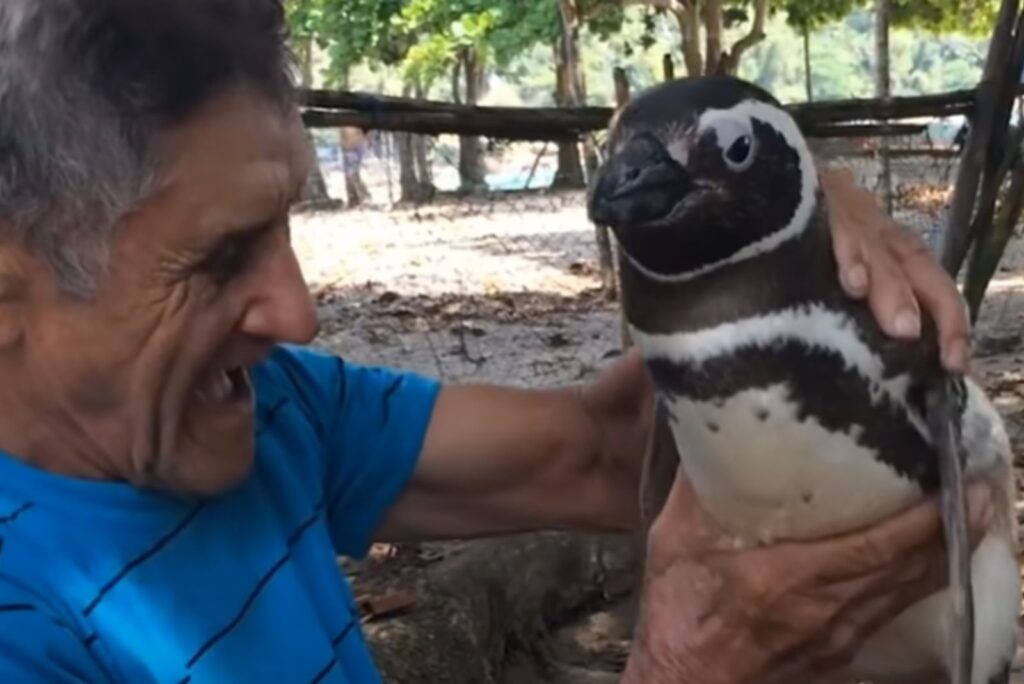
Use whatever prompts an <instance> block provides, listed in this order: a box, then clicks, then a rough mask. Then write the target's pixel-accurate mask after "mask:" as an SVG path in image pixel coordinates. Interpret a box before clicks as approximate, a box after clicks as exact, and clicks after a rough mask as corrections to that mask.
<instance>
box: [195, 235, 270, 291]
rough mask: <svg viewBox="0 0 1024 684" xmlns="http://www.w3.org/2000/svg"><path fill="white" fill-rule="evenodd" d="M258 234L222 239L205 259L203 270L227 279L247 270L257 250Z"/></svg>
mask: <svg viewBox="0 0 1024 684" xmlns="http://www.w3.org/2000/svg"><path fill="white" fill-rule="evenodd" d="M258 237H259V236H258V235H251V234H247V235H239V236H233V237H230V238H227V239H225V240H223V241H221V243H220V244H218V245H217V247H216V248H214V250H213V251H212V252H211V253H210V254H209V255H208V256H207V257H206V259H204V260H203V263H202V265H201V270H202V271H203V272H204V273H207V274H208V275H210V276H211V277H213V278H214V279H215V280H218V281H226V280H229V279H230V278H233V277H234V276H236V275H238V274H239V273H241V272H242V271H244V270H245V267H246V266H247V265H248V263H249V259H250V258H251V257H252V254H253V252H254V251H255V243H256V240H257V238H258Z"/></svg>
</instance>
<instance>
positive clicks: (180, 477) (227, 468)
mask: <svg viewBox="0 0 1024 684" xmlns="http://www.w3.org/2000/svg"><path fill="white" fill-rule="evenodd" d="M254 455H255V444H254V443H252V440H251V438H250V440H248V441H247V442H244V443H243V442H239V441H236V442H234V443H232V444H231V445H230V446H225V448H224V449H222V450H217V449H211V448H204V449H202V450H193V449H189V450H187V451H184V452H180V453H177V454H174V456H173V457H172V458H171V459H169V460H168V463H167V466H168V467H167V469H166V472H164V473H162V474H161V476H160V478H159V479H160V480H161V487H162V488H164V489H167V490H169V491H172V492H175V493H178V494H182V495H185V496H190V497H192V496H199V497H210V496H217V495H220V494H224V493H225V492H227V491H230V490H231V489H234V488H235V487H236V486H237V485H238V484H239V483H241V482H242V481H243V480H245V478H246V477H248V476H249V473H251V472H252V466H253V461H254V460H255V459H254Z"/></svg>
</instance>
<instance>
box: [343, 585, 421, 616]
mask: <svg viewBox="0 0 1024 684" xmlns="http://www.w3.org/2000/svg"><path fill="white" fill-rule="evenodd" d="M356 603H357V604H358V606H359V610H360V611H361V612H362V614H363V620H364V621H367V622H369V621H371V620H380V619H382V618H386V617H393V616H395V615H398V614H399V613H404V612H406V611H408V610H411V609H412V608H414V607H415V606H416V603H417V601H416V598H415V597H414V596H413V595H412V594H409V593H408V592H404V591H401V590H397V591H392V592H389V593H387V594H380V595H374V596H371V595H365V594H364V595H362V596H359V597H357V598H356Z"/></svg>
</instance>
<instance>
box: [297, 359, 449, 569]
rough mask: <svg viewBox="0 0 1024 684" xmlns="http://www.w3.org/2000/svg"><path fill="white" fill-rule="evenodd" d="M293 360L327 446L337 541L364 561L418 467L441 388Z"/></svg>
mask: <svg viewBox="0 0 1024 684" xmlns="http://www.w3.org/2000/svg"><path fill="white" fill-rule="evenodd" d="M288 355H289V357H290V358H289V360H288V365H289V366H290V370H289V372H288V375H289V376H290V378H291V384H293V386H294V387H295V388H296V391H297V392H298V394H299V395H300V398H301V402H302V404H303V405H304V408H305V411H306V412H307V413H308V414H309V415H310V416H311V418H312V420H313V421H314V423H315V424H316V426H317V430H318V432H319V433H320V435H321V438H322V441H323V447H324V458H325V467H324V476H325V483H324V492H325V507H326V516H327V522H328V526H329V529H330V533H331V539H332V542H333V544H334V547H335V550H336V551H337V552H338V553H339V554H343V555H346V556H350V557H353V558H361V557H363V556H365V555H366V553H367V552H368V551H369V548H370V545H371V543H372V541H373V534H374V532H375V531H376V529H377V528H378V526H379V525H380V523H381V521H382V519H383V517H384V516H385V514H386V513H387V511H388V509H389V508H391V506H392V505H393V504H394V502H395V500H396V499H397V498H398V496H399V494H401V492H402V490H403V489H404V488H405V486H406V484H407V483H408V481H409V478H410V477H411V476H412V474H413V471H414V470H415V467H416V464H417V462H418V458H419V455H420V451H421V449H422V447H423V440H424V437H425V436H426V431H427V426H428V425H429V423H430V418H431V416H432V414H433V409H434V403H435V401H436V398H437V394H438V392H439V390H440V383H439V382H438V381H437V380H435V379H432V378H427V377H424V376H422V375H418V374H415V373H411V372H403V371H397V370H393V369H389V368H383V367H375V366H365V365H360V364H354V363H349V362H347V361H344V360H343V359H341V358H339V357H338V356H335V355H333V354H330V353H326V352H323V351H319V350H311V349H294V348H292V349H289V350H288Z"/></svg>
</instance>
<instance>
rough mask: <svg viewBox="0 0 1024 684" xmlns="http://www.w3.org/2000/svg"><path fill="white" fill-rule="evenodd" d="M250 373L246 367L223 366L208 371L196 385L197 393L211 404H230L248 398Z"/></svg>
mask: <svg viewBox="0 0 1024 684" xmlns="http://www.w3.org/2000/svg"><path fill="white" fill-rule="evenodd" d="M250 388H251V386H250V384H249V373H248V371H246V369H245V368H242V367H238V368H221V369H217V370H215V371H211V372H209V373H207V374H206V375H205V376H203V378H202V379H201V380H200V382H199V385H198V386H197V387H196V394H198V395H199V398H200V399H202V400H203V401H205V402H208V403H211V404H229V403H233V402H236V401H240V400H242V399H247V398H248V397H249V393H250Z"/></svg>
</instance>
